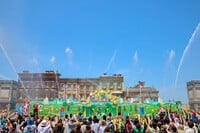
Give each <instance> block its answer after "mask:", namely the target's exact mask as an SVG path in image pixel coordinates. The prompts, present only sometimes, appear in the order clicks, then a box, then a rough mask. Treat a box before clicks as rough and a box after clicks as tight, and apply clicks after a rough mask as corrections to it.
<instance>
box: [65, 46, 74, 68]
mask: <svg viewBox="0 0 200 133" xmlns="http://www.w3.org/2000/svg"><path fill="white" fill-rule="evenodd" d="M72 53H73V52H72V49H71V48H66V49H65V54H66V55H67V63H68V64H69V65H72V64H73V60H72Z"/></svg>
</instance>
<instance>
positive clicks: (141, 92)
mask: <svg viewBox="0 0 200 133" xmlns="http://www.w3.org/2000/svg"><path fill="white" fill-rule="evenodd" d="M141 93H142V86H141V85H140V103H142V94H141Z"/></svg>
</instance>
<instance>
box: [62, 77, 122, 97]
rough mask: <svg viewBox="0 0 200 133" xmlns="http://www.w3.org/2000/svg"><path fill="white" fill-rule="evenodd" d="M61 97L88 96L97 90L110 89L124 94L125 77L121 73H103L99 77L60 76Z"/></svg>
mask: <svg viewBox="0 0 200 133" xmlns="http://www.w3.org/2000/svg"><path fill="white" fill-rule="evenodd" d="M59 82H60V89H59V97H60V98H62V99H66V98H74V99H79V100H80V99H82V98H87V97H88V96H89V95H90V94H91V93H93V92H95V91H96V90H101V89H103V90H108V89H109V90H110V92H111V94H113V95H116V96H120V97H121V96H122V94H123V83H124V78H123V76H122V75H121V74H114V75H112V76H108V75H107V74H103V75H102V76H100V77H97V78H60V80H59Z"/></svg>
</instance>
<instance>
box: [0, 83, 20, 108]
mask: <svg viewBox="0 0 200 133" xmlns="http://www.w3.org/2000/svg"><path fill="white" fill-rule="evenodd" d="M17 94H18V87H17V82H16V81H14V80H0V109H8V110H14V109H15V106H16V102H17Z"/></svg>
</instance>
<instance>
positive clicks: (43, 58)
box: [0, 0, 200, 102]
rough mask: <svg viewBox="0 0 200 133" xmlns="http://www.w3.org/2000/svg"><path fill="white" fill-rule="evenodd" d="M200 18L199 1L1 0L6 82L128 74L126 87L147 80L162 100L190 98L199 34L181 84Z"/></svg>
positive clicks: (0, 58)
mask: <svg viewBox="0 0 200 133" xmlns="http://www.w3.org/2000/svg"><path fill="white" fill-rule="evenodd" d="M199 22H200V1H199V0H190V1H186V0H177V1H173V0H163V1H153V0H149V1H145V0H126V1H121V0H115V1H111V0H110V1H109V0H98V1H97V0H84V1H83V0H80V1H76V0H73V1H67V0H64V1H62V0H60V1H53V0H50V1H47V0H44V1H37V0H32V1H31V0H12V1H11V0H8V1H0V43H1V49H0V65H1V67H0V79H14V80H17V74H16V72H22V71H23V70H30V71H31V72H43V71H45V70H49V69H52V70H58V71H59V72H60V73H61V74H62V77H98V76H100V75H101V74H102V73H104V72H106V73H108V74H109V75H112V74H114V73H121V74H123V75H124V79H125V87H127V86H132V85H135V84H136V83H137V82H138V81H145V82H146V86H154V87H155V88H157V89H158V90H159V91H160V93H159V95H160V97H161V98H163V99H178V100H182V101H184V102H187V93H186V81H189V80H192V79H200V75H199V73H200V70H199V67H200V63H199V61H198V58H199V57H200V54H199V52H198V49H200V39H199V38H200V34H199V32H198V31H197V33H196V36H195V37H194V39H193V41H192V43H191V47H190V48H189V50H188V51H187V54H186V56H185V59H184V61H183V64H182V67H181V69H180V73H179V78H178V82H177V87H176V88H175V87H174V82H175V78H176V73H177V68H178V65H179V62H180V59H181V57H182V54H183V51H184V49H185V47H186V46H187V45H188V42H189V39H190V38H191V36H192V34H193V32H194V30H195V28H196V27H197V25H198V23H199ZM2 47H3V48H2ZM3 49H4V51H3ZM6 53H7V56H6V55H5V54H6ZM8 58H9V59H8ZM12 65H13V67H11V66H12ZM14 69H15V70H14Z"/></svg>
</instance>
